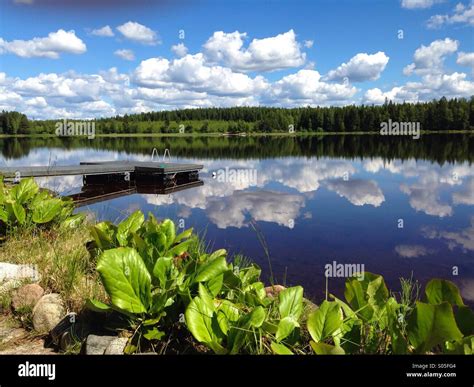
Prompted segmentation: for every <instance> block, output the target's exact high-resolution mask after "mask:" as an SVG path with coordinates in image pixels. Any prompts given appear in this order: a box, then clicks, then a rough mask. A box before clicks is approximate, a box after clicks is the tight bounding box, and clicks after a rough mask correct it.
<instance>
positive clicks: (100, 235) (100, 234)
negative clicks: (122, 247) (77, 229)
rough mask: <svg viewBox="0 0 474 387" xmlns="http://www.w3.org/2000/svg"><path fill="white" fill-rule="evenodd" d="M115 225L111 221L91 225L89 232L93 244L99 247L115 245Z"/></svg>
mask: <svg viewBox="0 0 474 387" xmlns="http://www.w3.org/2000/svg"><path fill="white" fill-rule="evenodd" d="M116 230H117V226H115V225H114V224H112V223H111V222H100V223H97V224H96V225H94V226H92V227H91V229H90V233H91V236H92V238H93V239H94V242H95V244H96V245H97V247H98V248H100V249H109V248H111V247H115V232H116Z"/></svg>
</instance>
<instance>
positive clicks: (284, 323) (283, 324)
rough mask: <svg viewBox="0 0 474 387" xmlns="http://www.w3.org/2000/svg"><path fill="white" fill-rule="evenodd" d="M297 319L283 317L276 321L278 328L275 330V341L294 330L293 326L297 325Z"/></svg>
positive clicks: (282, 338) (284, 337)
mask: <svg viewBox="0 0 474 387" xmlns="http://www.w3.org/2000/svg"><path fill="white" fill-rule="evenodd" d="M299 326H300V325H299V324H298V321H297V320H295V319H294V318H293V317H291V316H289V317H284V318H282V319H281V320H280V322H279V323H278V328H277V331H276V337H275V338H276V341H278V342H280V341H282V340H284V339H286V338H287V337H288V336H289V335H291V333H292V332H293V331H294V329H295V328H297V327H299Z"/></svg>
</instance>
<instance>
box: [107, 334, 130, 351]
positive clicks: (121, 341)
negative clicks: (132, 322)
mask: <svg viewBox="0 0 474 387" xmlns="http://www.w3.org/2000/svg"><path fill="white" fill-rule="evenodd" d="M127 343H128V339H127V338H126V337H116V338H114V339H113V340H112V341H111V342H110V343H109V345H108V346H107V348H106V349H105V352H104V355H123V350H124V349H125V346H126V345H127Z"/></svg>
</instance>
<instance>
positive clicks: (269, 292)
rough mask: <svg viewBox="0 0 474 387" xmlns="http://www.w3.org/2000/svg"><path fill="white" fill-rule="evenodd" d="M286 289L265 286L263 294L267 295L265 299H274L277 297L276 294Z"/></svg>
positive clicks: (279, 286) (278, 286)
mask: <svg viewBox="0 0 474 387" xmlns="http://www.w3.org/2000/svg"><path fill="white" fill-rule="evenodd" d="M285 289H286V288H285V287H284V286H282V285H273V286H267V287H266V288H265V293H267V297H275V296H278V294H279V293H280V292H281V291H282V290H285Z"/></svg>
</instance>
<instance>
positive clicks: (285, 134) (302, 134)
mask: <svg viewBox="0 0 474 387" xmlns="http://www.w3.org/2000/svg"><path fill="white" fill-rule="evenodd" d="M433 134H472V135H474V132H473V131H470V130H449V131H436V130H426V131H423V130H422V131H421V135H433ZM350 135H355V136H376V135H380V133H379V132H318V133H313V132H294V133H288V132H272V133H258V132H250V133H244V134H229V133H219V132H213V133H100V134H96V135H95V136H94V138H87V136H57V135H56V134H46V133H44V134H0V139H1V138H55V137H57V138H62V139H67V138H84V139H88V140H94V139H95V138H117V137H121V138H134V137H136V138H142V137H145V138H146V137H158V138H160V137H165V138H166V137H169V138H179V137H185V138H192V137H223V138H228V137H314V136H316V137H323V136H350ZM383 137H411V136H403V135H394V136H383Z"/></svg>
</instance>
